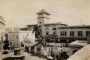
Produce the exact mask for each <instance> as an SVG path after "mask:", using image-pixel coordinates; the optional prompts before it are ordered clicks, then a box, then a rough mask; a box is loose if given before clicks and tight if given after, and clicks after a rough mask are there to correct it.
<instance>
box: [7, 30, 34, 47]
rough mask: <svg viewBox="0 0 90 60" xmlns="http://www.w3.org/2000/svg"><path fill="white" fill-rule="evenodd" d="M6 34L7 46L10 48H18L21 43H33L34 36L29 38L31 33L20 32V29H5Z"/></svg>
mask: <svg viewBox="0 0 90 60" xmlns="http://www.w3.org/2000/svg"><path fill="white" fill-rule="evenodd" d="M6 33H7V34H8V40H9V45H10V46H12V47H20V46H21V42H23V41H31V40H32V43H34V40H35V39H34V36H33V38H32V37H31V34H32V31H24V30H20V28H6Z"/></svg>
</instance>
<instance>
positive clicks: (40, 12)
mask: <svg viewBox="0 0 90 60" xmlns="http://www.w3.org/2000/svg"><path fill="white" fill-rule="evenodd" d="M42 13H45V14H47V15H50V14H49V13H48V12H47V11H45V10H44V9H42V10H40V11H39V12H38V13H37V14H42Z"/></svg>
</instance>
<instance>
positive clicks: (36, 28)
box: [33, 25, 42, 39]
mask: <svg viewBox="0 0 90 60" xmlns="http://www.w3.org/2000/svg"><path fill="white" fill-rule="evenodd" d="M34 32H35V38H37V39H39V38H42V30H41V27H40V26H37V25H36V26H34V29H33V33H34Z"/></svg>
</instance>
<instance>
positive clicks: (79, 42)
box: [69, 40, 87, 46]
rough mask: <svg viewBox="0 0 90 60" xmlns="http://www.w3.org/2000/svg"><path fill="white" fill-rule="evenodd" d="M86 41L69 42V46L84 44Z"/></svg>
mask: <svg viewBox="0 0 90 60" xmlns="http://www.w3.org/2000/svg"><path fill="white" fill-rule="evenodd" d="M86 44H87V41H81V40H76V41H74V42H72V43H70V44H69V46H85V45H86Z"/></svg>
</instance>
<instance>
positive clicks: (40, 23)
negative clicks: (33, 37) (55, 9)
mask: <svg viewBox="0 0 90 60" xmlns="http://www.w3.org/2000/svg"><path fill="white" fill-rule="evenodd" d="M37 14H38V18H37V24H38V26H43V24H44V20H47V19H49V18H48V16H49V15H50V14H49V13H48V12H47V11H45V10H44V9H42V10H40V11H39V12H38V13H37Z"/></svg>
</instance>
